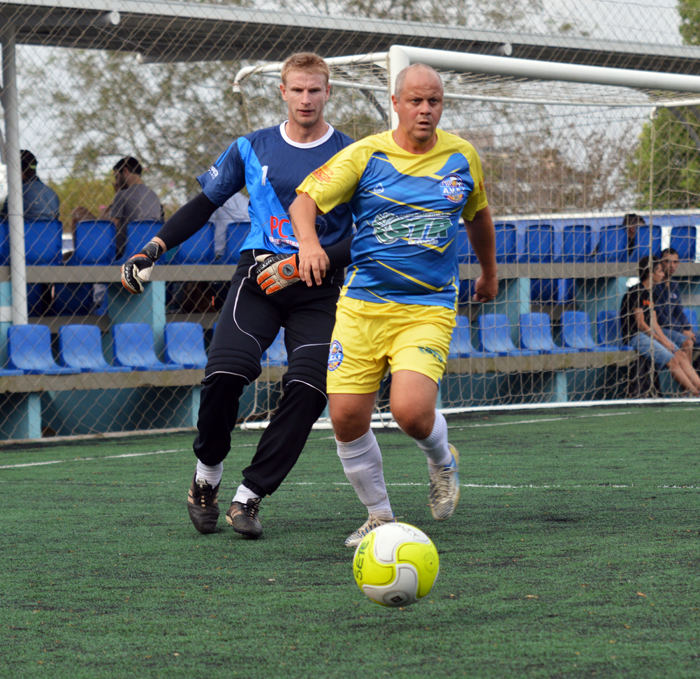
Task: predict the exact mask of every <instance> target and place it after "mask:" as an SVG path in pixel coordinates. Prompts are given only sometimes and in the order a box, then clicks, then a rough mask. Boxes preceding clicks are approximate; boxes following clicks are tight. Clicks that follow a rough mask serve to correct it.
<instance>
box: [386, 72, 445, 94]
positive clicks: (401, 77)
mask: <svg viewBox="0 0 700 679" xmlns="http://www.w3.org/2000/svg"><path fill="white" fill-rule="evenodd" d="M416 68H426V69H428V70H429V71H432V72H433V73H434V74H435V75H436V76H437V78H438V80H439V81H440V86H441V87H442V88H443V89H444V87H445V86H444V85H443V82H442V77H441V76H440V74H439V73H438V72H437V71H436V70H435V69H434V68H433V67H432V66H428V65H427V64H411V65H410V66H406V68H403V69H401V70H400V71H399V74H398V75H397V76H396V83H395V84H394V96H395V97H396V98H397V99H401V92H403V85H404V82H405V81H406V75H407V74H408V72H409V71H411V70H414V69H416Z"/></svg>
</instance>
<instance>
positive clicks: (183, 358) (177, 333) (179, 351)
mask: <svg viewBox="0 0 700 679" xmlns="http://www.w3.org/2000/svg"><path fill="white" fill-rule="evenodd" d="M164 337H165V360H166V361H167V362H168V363H177V364H178V365H179V366H181V367H182V368H204V367H206V365H207V354H206V351H205V350H204V329H203V328H202V326H201V325H200V324H199V323H166V324H165V333H164Z"/></svg>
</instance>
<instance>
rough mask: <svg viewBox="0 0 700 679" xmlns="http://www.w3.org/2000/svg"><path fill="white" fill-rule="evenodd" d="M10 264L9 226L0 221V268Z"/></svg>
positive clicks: (5, 222)
mask: <svg viewBox="0 0 700 679" xmlns="http://www.w3.org/2000/svg"><path fill="white" fill-rule="evenodd" d="M9 263H10V225H9V224H8V223H7V221H5V220H0V266H7V265H8V264H9Z"/></svg>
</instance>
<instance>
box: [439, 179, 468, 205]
mask: <svg viewBox="0 0 700 679" xmlns="http://www.w3.org/2000/svg"><path fill="white" fill-rule="evenodd" d="M440 190H441V191H442V195H443V196H444V197H445V198H447V200H449V201H450V203H461V202H462V199H463V198H464V195H465V194H466V192H467V187H466V186H465V185H464V180H463V179H462V178H461V177H460V176H459V175H458V174H448V175H447V177H445V178H444V179H443V180H442V181H441V182H440Z"/></svg>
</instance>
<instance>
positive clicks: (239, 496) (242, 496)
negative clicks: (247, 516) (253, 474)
mask: <svg viewBox="0 0 700 679" xmlns="http://www.w3.org/2000/svg"><path fill="white" fill-rule="evenodd" d="M256 497H260V496H259V495H258V494H257V493H254V492H253V491H252V490H251V489H250V488H248V486H244V485H243V484H241V485H240V486H238V490H237V491H236V494H235V495H234V496H233V500H231V502H240V503H241V504H242V505H244V504H245V503H246V502H248V500H255V498H256Z"/></svg>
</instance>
